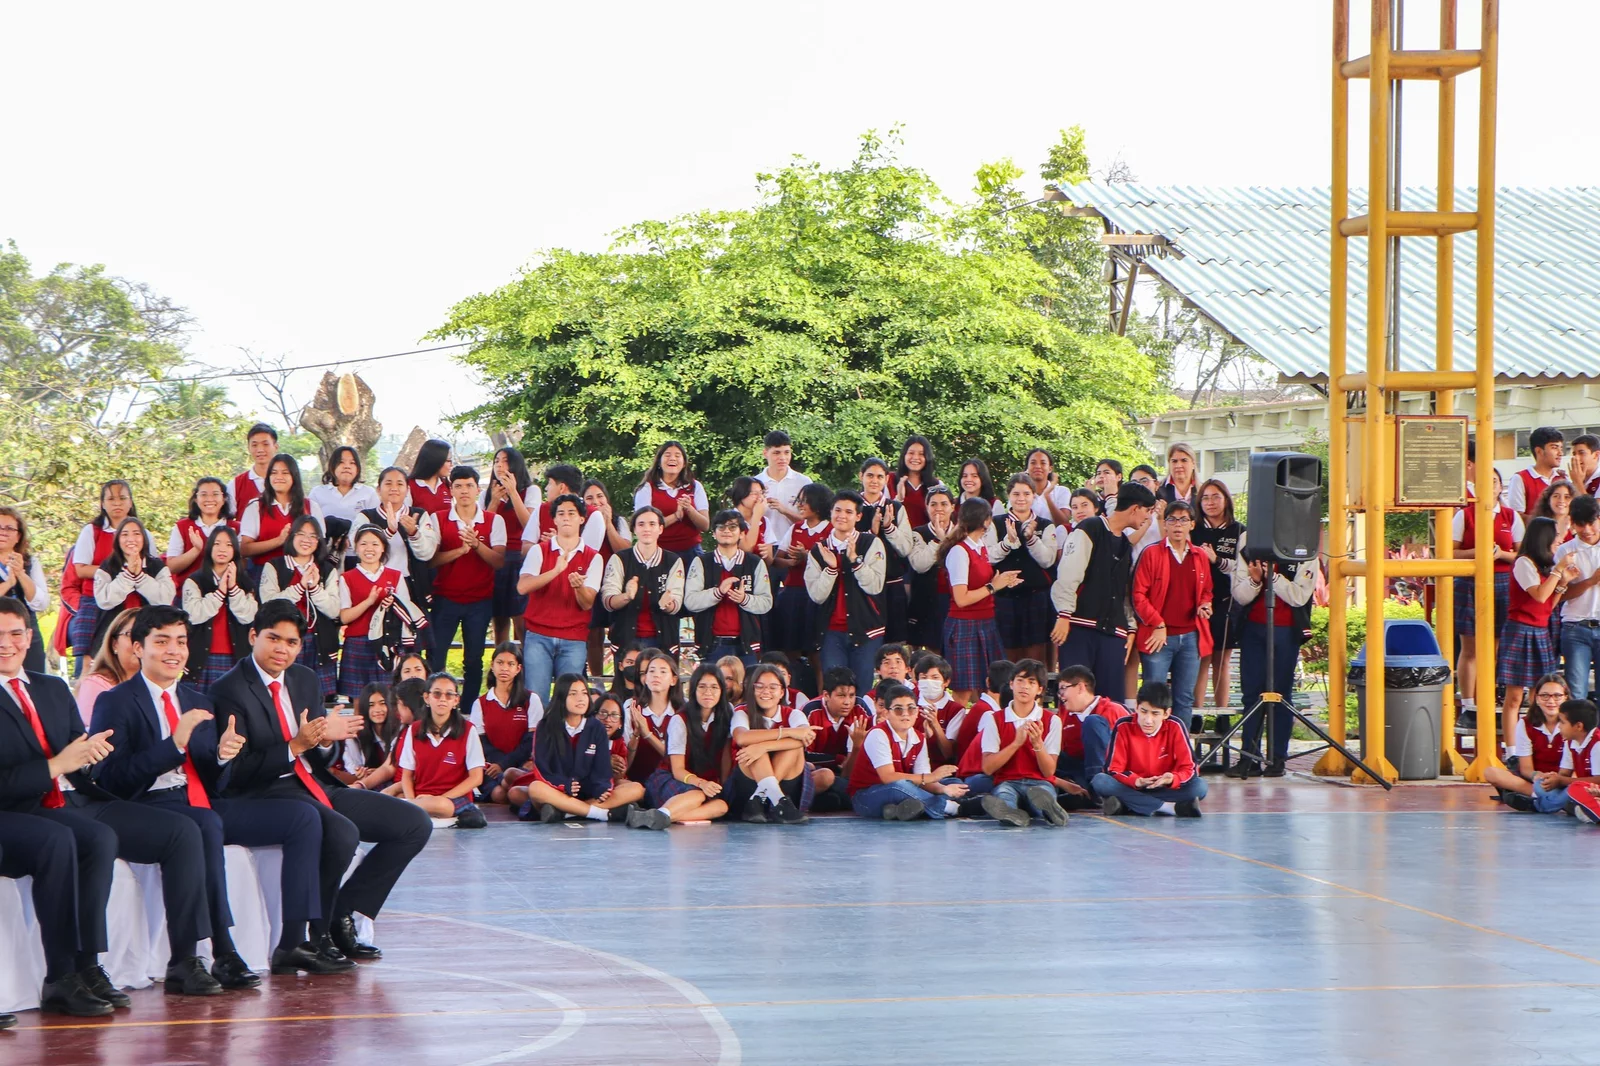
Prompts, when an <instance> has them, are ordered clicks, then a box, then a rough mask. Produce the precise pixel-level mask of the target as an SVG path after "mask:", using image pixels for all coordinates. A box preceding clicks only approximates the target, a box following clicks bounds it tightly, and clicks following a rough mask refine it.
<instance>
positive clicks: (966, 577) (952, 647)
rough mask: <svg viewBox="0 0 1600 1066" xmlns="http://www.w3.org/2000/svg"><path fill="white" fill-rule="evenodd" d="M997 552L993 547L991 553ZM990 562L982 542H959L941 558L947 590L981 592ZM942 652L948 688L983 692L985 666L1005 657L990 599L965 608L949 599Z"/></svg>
mask: <svg viewBox="0 0 1600 1066" xmlns="http://www.w3.org/2000/svg"><path fill="white" fill-rule="evenodd" d="M1041 539H1042V538H1041ZM999 551H1000V549H999V548H998V546H997V547H996V549H995V552H999ZM993 558H994V553H991V550H990V548H989V546H988V545H987V544H986V543H985V542H984V540H983V538H981V537H968V538H966V539H964V540H962V541H960V542H959V543H958V544H956V545H955V546H954V547H953V548H951V549H950V551H949V552H948V553H947V554H946V555H945V557H944V569H945V576H946V577H947V578H949V581H950V587H951V589H954V588H955V587H956V586H957V585H965V586H966V588H967V591H968V592H978V591H982V589H983V587H984V586H985V585H987V584H988V583H989V582H990V581H992V580H994V576H995V573H996V570H995V567H994V563H993V561H992V560H993ZM1024 610H1026V605H1024ZM944 649H945V657H946V658H947V659H949V660H950V668H951V672H952V674H953V676H952V677H951V679H950V687H951V688H953V689H956V690H958V691H963V692H966V691H971V690H973V689H981V688H983V685H984V681H985V680H986V678H987V677H988V674H989V664H990V663H992V662H994V661H995V660H997V659H1004V658H1005V657H1006V650H1005V645H1004V643H1002V641H1001V639H1000V630H999V628H998V627H997V626H996V625H995V596H994V595H992V594H991V595H988V596H980V597H979V598H978V600H977V602H975V603H969V604H967V605H966V606H965V607H963V606H961V605H960V604H958V603H956V602H955V601H954V600H953V599H952V600H951V601H950V611H949V613H948V614H946V615H945V620H944Z"/></svg>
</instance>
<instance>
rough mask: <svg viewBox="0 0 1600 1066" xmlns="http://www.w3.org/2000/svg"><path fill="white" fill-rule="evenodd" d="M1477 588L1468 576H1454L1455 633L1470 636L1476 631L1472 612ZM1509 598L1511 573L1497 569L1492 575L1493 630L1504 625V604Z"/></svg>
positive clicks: (1476, 620) (1498, 629)
mask: <svg viewBox="0 0 1600 1066" xmlns="http://www.w3.org/2000/svg"><path fill="white" fill-rule="evenodd" d="M1476 593H1477V589H1476V587H1475V586H1474V585H1473V582H1472V579H1471V578H1470V577H1458V578H1456V635H1457V636H1459V637H1470V636H1472V635H1473V634H1475V633H1476V632H1477V631H1478V619H1477V616H1476V615H1475V614H1474V613H1473V612H1474V610H1475V606H1474V605H1475V604H1476V603H1477V595H1476ZM1510 600H1511V573H1510V571H1497V572H1496V573H1495V575H1494V631H1495V632H1496V633H1499V632H1501V631H1502V630H1504V629H1505V627H1506V605H1507V604H1508V603H1509V602H1510Z"/></svg>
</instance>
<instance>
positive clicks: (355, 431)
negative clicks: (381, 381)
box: [300, 371, 383, 470]
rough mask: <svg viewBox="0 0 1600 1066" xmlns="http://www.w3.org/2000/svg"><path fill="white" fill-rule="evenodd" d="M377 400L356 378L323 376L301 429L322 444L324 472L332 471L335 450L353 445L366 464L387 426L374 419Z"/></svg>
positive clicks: (321, 454) (325, 374) (350, 376)
mask: <svg viewBox="0 0 1600 1066" xmlns="http://www.w3.org/2000/svg"><path fill="white" fill-rule="evenodd" d="M375 402H376V397H375V396H374V395H373V393H372V389H371V388H369V387H368V385H367V383H366V382H365V381H362V380H361V379H360V378H359V377H357V376H356V375H355V374H345V375H342V376H336V375H335V374H334V373H333V372H332V371H328V372H325V373H324V374H323V375H322V384H321V385H319V386H317V394H316V395H315V396H314V397H312V399H311V402H310V403H308V404H306V407H305V410H304V411H302V412H301V413H300V425H301V426H302V427H303V428H304V429H306V430H309V431H310V432H311V433H314V434H316V436H317V439H319V440H320V441H322V449H321V452H320V457H321V459H322V469H324V470H327V469H329V468H330V467H332V465H333V464H332V458H333V450H334V449H335V448H337V447H339V446H341V445H346V444H347V445H349V446H350V447H352V448H354V449H355V450H356V454H357V455H360V456H361V457H362V459H363V460H365V459H366V455H367V453H368V452H369V451H371V450H372V446H373V445H374V444H377V443H378V438H379V437H381V436H383V426H382V424H381V423H379V422H378V420H377V419H375V418H373V417H372V407H373V404H374V403H375Z"/></svg>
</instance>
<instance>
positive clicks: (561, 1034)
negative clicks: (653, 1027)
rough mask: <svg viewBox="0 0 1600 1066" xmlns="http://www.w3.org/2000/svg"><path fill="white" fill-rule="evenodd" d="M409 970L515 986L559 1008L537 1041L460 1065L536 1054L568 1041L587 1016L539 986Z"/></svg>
mask: <svg viewBox="0 0 1600 1066" xmlns="http://www.w3.org/2000/svg"><path fill="white" fill-rule="evenodd" d="M410 972H412V973H431V974H433V975H435V976H437V977H454V978H457V979H459V980H462V981H481V982H484V983H486V984H491V985H501V986H503V987H505V988H515V989H516V990H518V991H519V992H527V993H528V994H529V995H534V996H538V997H539V998H540V999H543V1000H547V1001H548V1002H549V1003H550V1004H551V1005H553V1006H556V1007H559V1008H560V1009H561V1024H560V1025H558V1026H556V1028H555V1030H554V1031H553V1032H550V1033H546V1034H545V1035H544V1036H542V1037H540V1038H539V1039H538V1040H535V1041H534V1042H533V1043H531V1044H523V1045H522V1046H521V1047H518V1048H512V1049H511V1050H510V1051H506V1052H502V1053H501V1054H499V1055H490V1056H488V1057H487V1058H482V1059H474V1060H473V1061H472V1062H468V1063H463V1064H462V1066H495V1064H496V1063H501V1062H512V1061H514V1060H516V1059H520V1058H523V1057H524V1056H527V1055H537V1054H538V1053H539V1052H541V1051H543V1050H545V1049H546V1048H552V1047H555V1046H556V1045H557V1044H559V1043H561V1042H562V1041H564V1040H568V1039H570V1038H571V1037H573V1036H575V1035H576V1034H577V1032H578V1030H579V1029H582V1028H583V1023H584V1019H585V1018H586V1017H587V1015H586V1014H585V1012H584V1009H583V1008H582V1007H580V1006H578V1005H577V1004H576V1003H574V1002H572V1000H570V999H568V998H567V997H565V996H562V995H559V994H557V993H555V992H547V991H545V990H544V989H542V988H534V987H533V986H532V985H522V984H517V983H516V982H515V981H502V980H499V979H498V978H494V977H484V976H482V975H480V974H473V973H456V972H455V971H453V970H415V969H414V970H412V971H410Z"/></svg>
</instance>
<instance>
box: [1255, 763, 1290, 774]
mask: <svg viewBox="0 0 1600 1066" xmlns="http://www.w3.org/2000/svg"><path fill="white" fill-rule="evenodd" d="M1288 772H1289V770H1288V768H1287V767H1286V766H1284V765H1283V763H1282V762H1281V761H1279V760H1277V759H1274V760H1273V761H1272V762H1269V763H1267V768H1266V769H1265V770H1263V771H1261V776H1262V777H1282V776H1284V775H1285V774H1286V773H1288Z"/></svg>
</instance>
